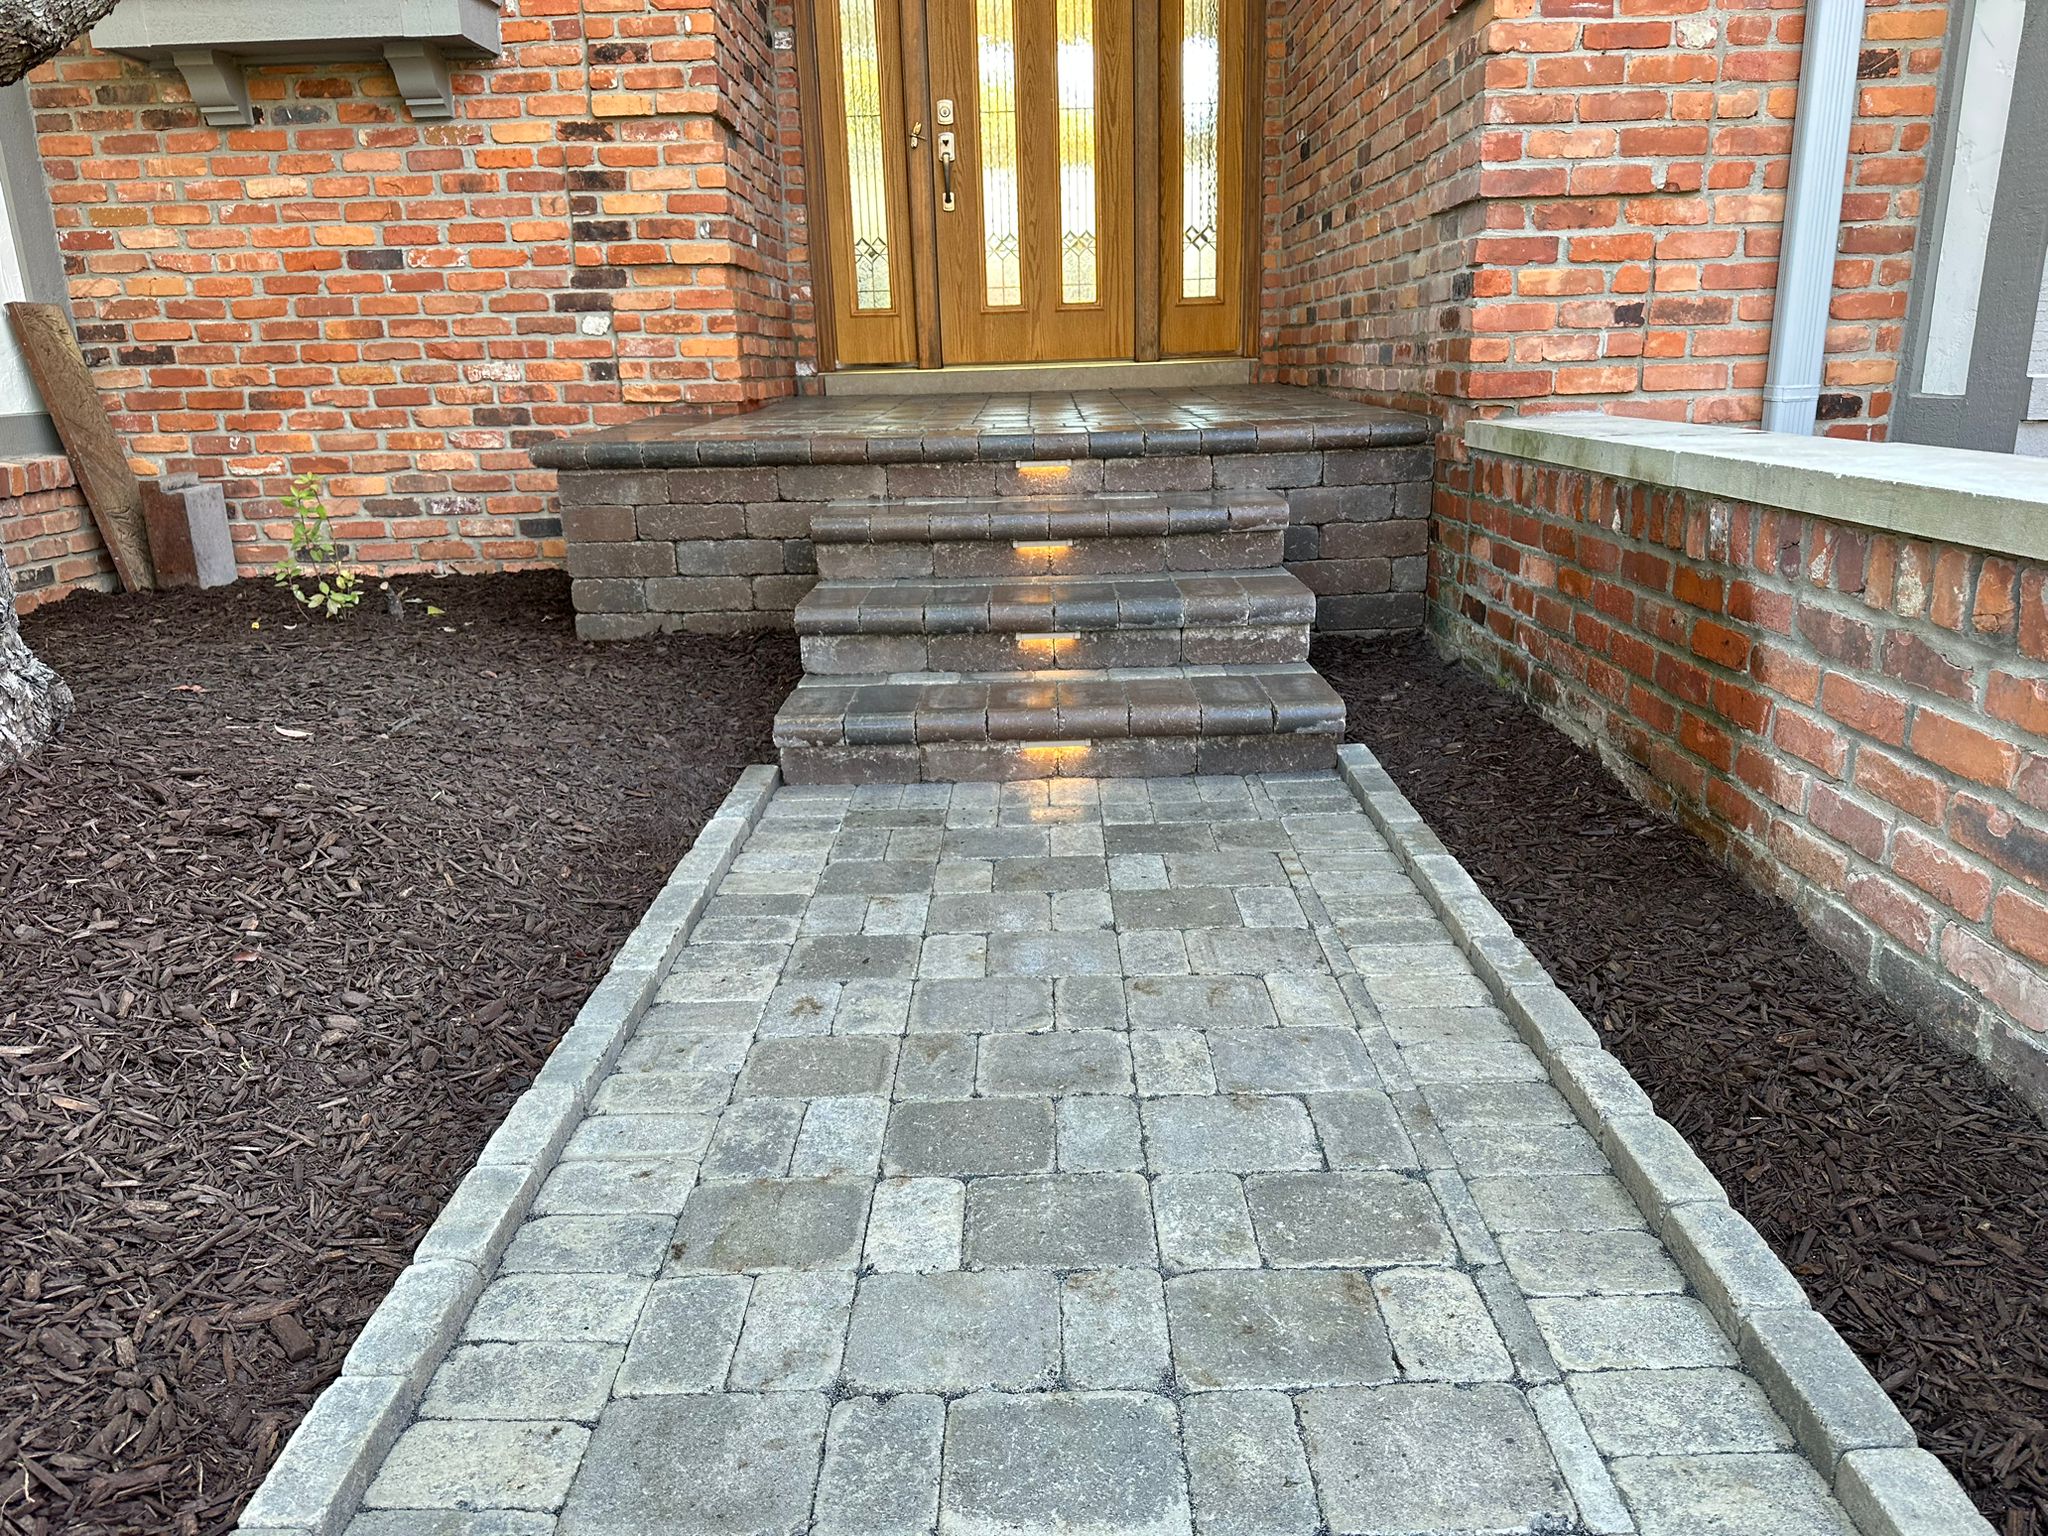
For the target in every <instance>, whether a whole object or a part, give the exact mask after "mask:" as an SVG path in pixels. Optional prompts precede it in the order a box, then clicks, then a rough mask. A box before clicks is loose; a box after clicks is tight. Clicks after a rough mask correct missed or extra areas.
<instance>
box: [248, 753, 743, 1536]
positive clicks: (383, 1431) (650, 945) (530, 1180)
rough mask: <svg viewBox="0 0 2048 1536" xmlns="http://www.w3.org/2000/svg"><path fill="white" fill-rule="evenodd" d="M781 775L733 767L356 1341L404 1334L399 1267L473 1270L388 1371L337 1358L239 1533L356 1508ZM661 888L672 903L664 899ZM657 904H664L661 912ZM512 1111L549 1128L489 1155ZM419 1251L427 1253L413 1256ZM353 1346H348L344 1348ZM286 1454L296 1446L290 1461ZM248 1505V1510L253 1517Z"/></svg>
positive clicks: (327, 1519)
mask: <svg viewBox="0 0 2048 1536" xmlns="http://www.w3.org/2000/svg"><path fill="white" fill-rule="evenodd" d="M780 783H781V775H780V773H779V772H778V771H777V770H776V769H774V768H773V767H769V766H756V767H752V768H746V769H743V770H741V772H740V775H739V779H738V781H737V782H736V784H735V785H734V787H733V789H732V791H731V792H730V793H729V794H728V795H727V796H726V798H725V800H724V802H723V803H721V804H720V806H719V807H718V809H717V810H716V811H715V812H714V813H713V814H712V815H711V817H710V818H709V819H708V820H706V822H705V823H704V826H703V827H702V828H701V829H700V830H699V832H698V834H697V836H696V837H695V838H694V839H692V841H691V844H690V847H689V849H688V850H687V851H686V852H685V853H684V855H683V857H682V859H681V860H679V861H678V863H677V866H676V870H675V871H674V872H673V873H672V874H671V875H670V877H669V881H668V883H667V884H665V885H664V886H663V887H662V889H661V891H660V892H659V893H657V895H656V896H655V898H654V900H653V901H652V902H651V903H650V904H649V906H648V909H647V912H646V913H645V914H644V915H643V916H642V918H641V919H640V921H639V923H637V924H636V925H635V926H634V928H633V931H632V932H631V933H629V934H628V935H627V936H626V939H625V940H624V942H623V943H621V944H620V946H619V948H618V951H617V953H616V954H615V955H614V956H613V959H612V962H611V964H610V965H609V966H608V967H607V968H606V971H605V974H604V976H603V977H602V978H600V979H599V981H598V984H597V985H596V986H595V987H594V988H592V989H591V993H590V997H589V999H588V1000H586V1002H585V1003H584V1005H583V1007H582V1009H580V1010H579V1011H578V1013H577V1017H576V1021H575V1022H574V1023H572V1024H571V1025H570V1027H569V1028H568V1029H567V1030H566V1031H564V1033H563V1035H562V1038H561V1039H560V1040H559V1041H558V1042H556V1045H555V1048H554V1051H553V1052H552V1053H551V1054H550V1056H549V1058H548V1062H547V1063H546V1064H544V1065H543V1067H542V1069H541V1072H540V1073H539V1074H538V1075H537V1076H536V1077H535V1079H534V1081H533V1083H532V1084H531V1085H530V1086H529V1087H528V1088H527V1089H526V1091H525V1092H524V1093H522V1094H521V1095H520V1096H519V1097H518V1098H517V1099H516V1100H514V1101H513V1104H512V1107H511V1108H510V1109H509V1110H508V1111H507V1112H506V1115H505V1119H504V1120H503V1121H501V1122H500V1123H499V1126H498V1128H497V1130H496V1131H494V1132H493V1134H492V1140H491V1142H487V1143H486V1144H485V1146H484V1149H483V1151H482V1152H481V1153H479V1154H478V1158H477V1161H476V1162H475V1163H474V1164H472V1165H471V1167H470V1169H469V1172H468V1173H467V1174H465V1176H464V1178H463V1182H462V1184H460V1185H458V1186H457V1187H456V1191H455V1193H454V1194H453V1195H451V1196H450V1197H449V1201H448V1204H447V1205H445V1206H444V1207H443V1208H442V1213H441V1215H440V1216H438V1217H437V1218H436V1220H435V1223H434V1225H433V1226H432V1227H430V1228H428V1231H427V1233H426V1235H425V1236H424V1237H423V1238H422V1239H421V1242H420V1247H419V1249H418V1250H416V1251H415V1254H414V1257H413V1259H412V1261H411V1263H409V1264H408V1265H407V1266H406V1268H405V1269H404V1270H402V1271H400V1272H399V1275H398V1277H397V1278H396V1279H395V1280H394V1281H393V1283H392V1291H391V1293H389V1294H387V1296H386V1298H385V1299H384V1300H383V1301H381V1302H380V1303H379V1304H378V1306H377V1308H376V1310H375V1311H373V1312H372V1313H371V1315H370V1317H369V1319H368V1320H367V1321H366V1322H365V1323H364V1325H363V1330H362V1333H361V1334H359V1335H358V1336H357V1342H358V1343H360V1342H361V1341H362V1339H363V1338H365V1337H367V1336H369V1335H370V1333H371V1331H372V1329H373V1328H375V1327H377V1326H378V1324H379V1321H380V1319H384V1320H386V1321H387V1322H394V1323H395V1327H394V1328H393V1331H394V1332H400V1333H403V1332H404V1331H405V1329H406V1323H405V1322H404V1320H403V1319H402V1318H398V1317H397V1316H396V1313H397V1306H396V1303H395V1301H394V1298H395V1296H396V1295H397V1293H398V1291H399V1289H400V1287H401V1286H402V1285H403V1284H404V1282H405V1281H406V1279H407V1277H408V1276H412V1275H414V1274H423V1273H424V1272H425V1271H426V1270H428V1269H429V1268H446V1269H458V1270H459V1269H468V1270H471V1271H474V1284H472V1285H470V1286H468V1287H466V1288H465V1289H463V1290H460V1291H458V1292H457V1293H455V1295H454V1296H453V1297H452V1298H449V1299H448V1300H447V1301H446V1302H445V1303H444V1304H443V1305H442V1306H441V1307H440V1309H439V1311H438V1314H437V1316H436V1317H435V1318H434V1319H433V1326H431V1327H429V1328H427V1329H425V1330H421V1331H422V1332H423V1335H424V1336H423V1337H422V1339H421V1341H420V1342H419V1344H418V1345H417V1347H416V1348H414V1349H412V1350H409V1351H407V1354H408V1356H409V1358H407V1359H405V1360H404V1361H403V1362H402V1363H401V1364H399V1365H397V1367H396V1368H391V1369H379V1370H376V1371H352V1370H351V1369H350V1365H349V1363H348V1361H346V1360H345V1361H344V1362H343V1366H342V1373H341V1375H339V1376H337V1377H336V1378H335V1379H334V1381H332V1382H331V1383H329V1385H328V1386H327V1387H326V1388H325V1389H324V1390H323V1391H322V1393H321V1395H320V1396H319V1397H318V1398H317V1399H315V1401H314V1404H313V1407H312V1409H311V1410H309V1411H308V1413H307V1417H306V1420H302V1421H301V1424H300V1427H299V1429H298V1430H297V1431H295V1432H294V1434H293V1435H292V1437H291V1439H290V1440H289V1441H287V1442H286V1444H285V1448H284V1450H283V1451H282V1452H281V1453H280V1454H279V1456H278V1459H277V1461H276V1462H275V1463H273V1464H272V1467H271V1470H270V1472H269V1474H268V1475H266V1476H265V1478H264V1480H263V1482H262V1483H261V1484H259V1485H258V1487H257V1489H256V1492H255V1495H254V1496H253V1497H252V1498H251V1499H250V1501H249V1503H248V1505H247V1506H246V1507H245V1509H244V1511H243V1514H242V1519H241V1523H240V1525H239V1526H238V1530H240V1531H246V1532H250V1533H251V1536H255V1533H258V1532H271V1533H274V1536H342V1532H343V1531H344V1530H345V1529H346V1527H347V1526H348V1524H349V1522H350V1521H351V1520H352V1519H353V1518H354V1516H355V1513H356V1508H357V1505H358V1504H359V1503H360V1502H361V1498H362V1494H363V1491H364V1489H365V1488H367V1486H368V1484H369V1481H370V1479H371V1478H372V1477H373V1476H374V1475H375V1472H376V1470H377V1467H378V1466H379V1464H380V1463H381V1462H382V1460H383V1457H384V1456H385V1454H386V1453H387V1452H388V1451H389V1449H390V1447H391V1445H392V1443H393V1442H394V1441H395V1440H396V1438H397V1436H398V1434H399V1433H400V1432H401V1431H402V1430H403V1428H404V1427H405V1425H406V1424H407V1423H408V1422H410V1420H411V1418H412V1416H413V1413H414V1411H415V1410H416V1409H417V1407H418V1404H419V1401H420V1399H421V1397H422V1396H423V1395H424V1393H425V1389H426V1386H427V1380H428V1377H429V1376H430V1375H431V1367H432V1365H433V1364H434V1363H435V1362H436V1361H438V1360H439V1359H440V1357H441V1356H442V1355H443V1354H444V1353H445V1352H446V1349H447V1346H448V1343H449V1342H450V1341H451V1340H452V1338H453V1337H454V1336H455V1334H456V1333H457V1332H458V1331H459V1329H460V1327H461V1325H462V1322H463V1320H464V1318H466V1317H467V1315H468V1312H469V1309H470V1306H471V1305H472V1303H473V1302H474V1299H475V1296H476V1294H477V1293H478V1291H480V1290H481V1288H482V1286H483V1285H484V1284H485V1283H487V1282H488V1281H489V1279H490V1276H491V1273H492V1271H493V1270H494V1269H495V1268H496V1266H497V1262H498V1259H499V1257H500V1256H501V1255H502V1253H503V1251H504V1249H505V1247H506V1246H508V1244H509V1242H510V1239H511V1236H512V1234H513V1232H514V1231H515V1230H516V1229H517V1227H518V1225H519V1223H520V1222H521V1221H523V1220H524V1219H525V1216H526V1213H527V1211H528V1210H529V1209H530V1208H531V1206H532V1203H533V1200H534V1198H535V1196H537V1195H538V1194H539V1192H540V1187H541V1184H542V1182H543V1181H544V1180H545V1178H546V1177H547V1175H548V1174H549V1173H550V1172H551V1171H552V1170H553V1169H554V1167H555V1165H556V1164H557V1162H558V1161H559V1159H560V1154H561V1150H562V1147H563V1146H564V1145H565V1144H566V1143H567V1140H568V1136H569V1133H570V1132H571V1131H573V1129H574V1128H575V1122H576V1121H577V1120H578V1119H580V1118H581V1116H582V1114H583V1111H584V1108H585V1107H586V1106H587V1104H588V1102H589V1099H590V1096H591V1094H592V1093H594V1092H595V1089H596V1082H597V1080H598V1079H599V1078H601V1077H602V1076H603V1075H604V1073H605V1072H606V1071H607V1070H609V1066H610V1063H611V1062H612V1061H613V1060H615V1059H616V1058H617V1056H618V1053H619V1051H620V1050H621V1049H622V1048H623V1047H624V1045H625V1043H626V1040H627V1038H628V1037H629V1036H630V1035H631V1034H632V1032H633V1029H634V1027H635V1026H636V1025H637V1024H638V1023H639V1021H640V1018H641V1016H642V1015H643V1014H645V1012H646V1011H647V1008H648V1007H649V1005H650V1003H651V1002H652V999H653V996H654V992H655V989H656V987H658V986H659V985H660V983H661V980H662V978H663V976H665V975H666V974H667V972H668V969H669V967H670V966H671V965H672V964H673V962H674V960H675V957H676V954H677V953H678V952H679V951H680V950H681V948H682V946H683V944H684V943H685V942H686V941H687V940H688V938H689V936H690V932H691V930H692V929H693V928H695V926H696V924H697V920H698V918H699V917H700V916H701V915H702V913H703V910H704V907H705V905H706V903H707V902H708V901H709V900H710V897H711V894H712V892H713V891H715V890H716V889H717V886H718V882H719V880H720V879H722V878H723V876H724V874H725V872H726V871H727V870H728V869H730V868H731V866H732V862H733V860H734V858H736V857H737V856H738V854H739V852H740V850H741V849H742V848H743V847H744V846H745V845H746V842H747V838H748V836H749V835H750V834H751V833H752V831H753V829H754V828H755V827H756V826H757V825H758V824H759V822H760V820H761V816H762V813H763V812H764V811H765V810H766V809H767V807H768V802H769V801H770V799H772V798H773V796H774V794H775V791H776V789H777V787H778V786H779V785H780ZM721 844H722V846H721ZM700 848H701V849H704V850H706V851H707V852H711V853H712V855H713V856H712V858H711V860H710V868H709V869H708V870H707V869H703V868H702V867H701V865H700V866H698V867H693V868H689V869H688V872H687V874H686V873H685V869H686V866H688V865H689V864H690V861H691V859H692V858H693V857H694V856H695V855H696V854H697V852H698V851H699V849H700ZM672 895H673V897H674V898H675V899H676V900H675V901H671V900H670V898H671V896H672ZM676 901H680V902H681V904H682V905H683V908H684V910H683V911H682V912H681V913H680V914H678V913H677V912H675V911H674V910H673V906H674V905H675V904H676ZM665 906H666V907H667V908H669V910H664V908H665ZM651 953H652V954H653V955H654V963H652V964H650V963H648V962H649V957H650V954H651ZM635 976H637V977H639V978H640V979H639V981H638V982H637V984H633V983H632V982H631V981H630V978H632V977H635ZM614 982H625V983H626V985H627V986H629V987H630V996H629V997H627V999H626V1000H625V1002H624V1005H623V1006H620V1005H619V999H618V997H617V991H618V990H624V989H625V988H623V987H622V988H619V989H615V990H614V994H613V996H611V997H605V996H604V995H603V994H604V993H605V992H606V990H607V988H610V987H612V985H613V983H614ZM593 1010H594V1011H593ZM586 1031H587V1033H585V1032H586ZM579 1036H580V1038H579ZM578 1057H581V1058H583V1064H582V1066H581V1067H580V1068H578V1069H575V1072H576V1078H577V1081H576V1083H575V1086H573V1087H569V1086H568V1085H565V1084H564V1083H563V1082H562V1081H561V1078H562V1077H564V1076H568V1075H569V1074H567V1073H563V1074H551V1073H550V1071H549V1068H550V1067H552V1066H554V1065H556V1064H557V1063H565V1062H572V1061H574V1060H575V1059H576V1058H578ZM522 1111H527V1116H526V1118H529V1119H538V1120H540V1121H542V1122H543V1124H544V1125H546V1126H547V1127H548V1130H547V1133H546V1135H545V1137H544V1138H543V1142H542V1144H541V1147H540V1151H539V1155H538V1156H529V1157H527V1158H526V1159H525V1161H524V1163H523V1165H522V1164H519V1163H513V1164H499V1163H493V1162H491V1161H490V1158H491V1154H492V1146H493V1143H495V1142H496V1141H497V1140H498V1139H499V1137H500V1135H501V1134H503V1133H505V1132H506V1131H507V1130H508V1128H510V1127H512V1126H514V1125H515V1124H516V1123H517V1122H518V1121H519V1119H520V1117H521V1112H522ZM522 1129H523V1127H522ZM520 1166H523V1167H524V1170H525V1171H524V1176H523V1177H522V1178H520V1179H519V1181H518V1183H517V1184H516V1186H515V1187H514V1188H513V1189H512V1190H511V1191H510V1192H509V1193H508V1194H503V1195H498V1196H494V1197H492V1199H493V1200H494V1204H495V1210H494V1211H493V1215H494V1217H495V1219H494V1221H493V1222H492V1223H491V1231H490V1234H489V1235H488V1236H487V1237H486V1238H485V1239H484V1240H483V1242H482V1243H481V1244H476V1245H473V1253H474V1257H472V1258H460V1257H457V1256H455V1255H454V1254H452V1253H449V1254H444V1253H442V1252H440V1251H439V1250H438V1249H437V1248H434V1247H432V1246H431V1245H432V1244H433V1243H434V1239H435V1234H436V1232H437V1230H438V1229H440V1228H441V1227H442V1226H443V1225H444V1224H445V1223H444V1218H446V1217H447V1216H448V1215H449V1213H450V1212H452V1211H455V1210H456V1209H457V1208H458V1205H459V1203H460V1201H461V1197H462V1192H463V1190H464V1188H467V1187H475V1186H473V1184H472V1181H474V1180H477V1179H478V1176H479V1175H485V1174H488V1173H489V1172H491V1171H492V1170H496V1169H502V1170H506V1171H509V1170H510V1169H511V1168H514V1167H520ZM423 1252H424V1253H425V1254H426V1255H427V1256H426V1257H422V1256H421V1254H422V1253H423ZM354 1352H355V1351H354V1348H353V1347H352V1348H351V1351H350V1353H351V1355H353V1354H354ZM379 1390H382V1391H383V1393H384V1405H383V1406H382V1407H381V1408H379V1409H377V1410H376V1411H374V1412H372V1413H369V1414H364V1413H361V1412H358V1413H355V1414H353V1415H351V1414H350V1413H349V1409H348V1400H349V1398H350V1397H351V1395H352V1394H354V1395H359V1396H363V1397H366V1398H367V1397H372V1395H373V1394H374V1393H376V1392H378V1391H379ZM330 1395H332V1397H333V1399H334V1401H335V1402H336V1403H338V1404H341V1405H342V1406H341V1408H340V1411H339V1413H338V1414H336V1416H337V1417H339V1418H341V1419H342V1426H341V1428H342V1430H343V1433H342V1434H340V1435H338V1436H336V1437H335V1439H336V1440H338V1441H339V1442H340V1443H338V1444H336V1443H329V1444H325V1445H314V1444H311V1437H310V1436H309V1435H308V1432H307V1431H308V1425H309V1422H310V1423H311V1425H312V1427H313V1428H314V1430H315V1431H316V1432H318V1431H321V1430H325V1429H326V1428H327V1427H328V1426H326V1425H325V1424H324V1423H322V1422H321V1421H319V1420H318V1419H316V1417H315V1416H316V1415H317V1414H318V1413H319V1412H320V1409H321V1406H322V1404H324V1403H326V1402H327V1401H328V1400H329V1398H330ZM373 1400H374V1399H373ZM302 1439H306V1440H307V1441H308V1444H307V1445H306V1446H305V1447H304V1448H301V1446H300V1441H301V1440H302ZM295 1452H297V1453H298V1455H297V1457H296V1458H295V1457H294V1453H295ZM302 1464H303V1465H302ZM309 1473H310V1474H312V1475H310V1476H309V1475H308V1474H309ZM294 1480H300V1481H303V1482H305V1483H307V1484H308V1485H310V1492H311V1495H312V1497H311V1499H310V1501H309V1500H308V1497H307V1494H308V1491H309V1490H308V1489H299V1490H296V1491H295V1490H294V1489H292V1488H291V1487H289V1486H287V1484H289V1483H290V1482H292V1481H294ZM266 1498H272V1499H274V1500H275V1501H276V1502H278V1503H279V1504H281V1505H283V1506H285V1509H284V1510H283V1511H281V1512H280V1513H279V1515H278V1516H277V1517H276V1518H271V1517H268V1516H267V1515H266V1514H265V1512H264V1509H263V1506H264V1503H265V1500H266ZM252 1511H254V1512H255V1518H254V1519H253V1520H252V1519H251V1512H252Z"/></svg>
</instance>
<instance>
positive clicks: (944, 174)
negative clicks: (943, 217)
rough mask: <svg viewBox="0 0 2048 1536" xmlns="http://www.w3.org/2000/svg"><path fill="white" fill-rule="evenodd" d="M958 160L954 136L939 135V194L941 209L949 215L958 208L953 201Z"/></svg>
mask: <svg viewBox="0 0 2048 1536" xmlns="http://www.w3.org/2000/svg"><path fill="white" fill-rule="evenodd" d="M957 158H958V156H957V155H956V154H955V153H954V149H953V135H952V134H950V133H942V134H940V135H939V178H940V194H939V207H940V208H941V209H943V210H944V211H945V212H947V213H951V212H952V211H953V209H954V207H955V206H956V205H955V203H954V200H953V162H954V160H955V159H957Z"/></svg>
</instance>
